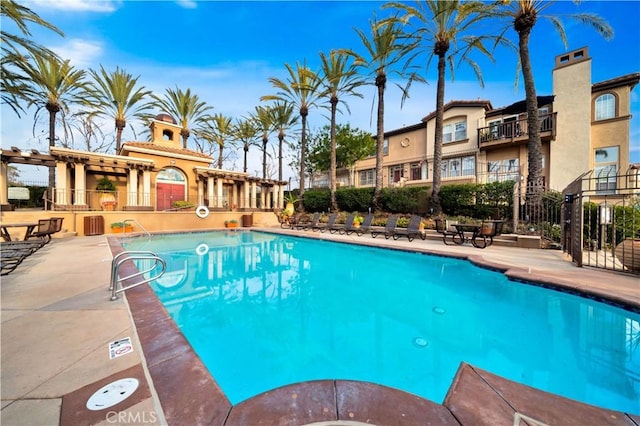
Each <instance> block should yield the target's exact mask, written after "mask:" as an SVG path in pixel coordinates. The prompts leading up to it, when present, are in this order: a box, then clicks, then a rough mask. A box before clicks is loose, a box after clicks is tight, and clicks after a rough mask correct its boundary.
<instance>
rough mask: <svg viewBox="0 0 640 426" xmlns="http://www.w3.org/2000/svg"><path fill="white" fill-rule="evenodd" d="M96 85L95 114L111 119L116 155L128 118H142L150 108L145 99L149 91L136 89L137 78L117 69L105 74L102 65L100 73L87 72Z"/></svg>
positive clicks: (142, 88)
mask: <svg viewBox="0 0 640 426" xmlns="http://www.w3.org/2000/svg"><path fill="white" fill-rule="evenodd" d="M89 73H90V74H91V76H92V77H93V80H94V82H95V84H96V89H97V90H96V91H95V93H94V96H95V98H96V102H97V104H98V107H97V108H96V110H95V111H96V113H97V114H98V115H105V116H109V117H111V118H113V119H114V120H115V125H116V154H118V153H119V152H120V146H121V143H122V131H123V130H124V128H125V127H126V126H127V118H128V117H130V116H133V117H137V118H143V117H144V111H145V110H147V109H148V108H149V107H150V102H147V101H146V100H145V98H147V97H148V96H149V95H150V94H151V91H149V90H145V89H144V87H136V84H137V83H138V78H140V76H138V77H135V78H134V77H133V76H132V75H131V74H129V73H128V72H126V71H125V70H123V69H120V68H119V67H116V70H115V71H112V72H107V71H106V70H105V69H104V67H102V65H101V66H100V72H97V71H94V70H89Z"/></svg>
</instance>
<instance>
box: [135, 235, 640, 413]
mask: <svg viewBox="0 0 640 426" xmlns="http://www.w3.org/2000/svg"><path fill="white" fill-rule="evenodd" d="M126 249H128V250H136V249H140V250H152V251H155V252H157V253H158V254H160V255H161V256H162V257H163V258H164V259H165V260H166V261H167V273H166V274H165V275H164V276H163V277H162V278H161V279H159V280H158V281H157V282H155V283H154V284H153V285H152V287H153V288H154V290H155V291H156V293H157V294H158V296H159V298H160V300H161V301H162V302H163V304H164V305H165V306H166V308H167V310H168V311H169V313H170V314H171V316H172V318H173V319H174V321H175V322H176V323H177V325H178V326H179V328H180V329H181V330H182V332H183V333H184V335H185V337H186V338H187V340H188V341H189V342H190V344H191V345H192V346H193V348H194V350H195V351H196V353H197V354H198V355H199V356H200V358H201V359H202V361H203V362H204V364H205V365H206V366H207V368H208V369H209V371H210V372H211V373H212V375H213V377H215V380H216V382H217V383H218V384H219V385H220V387H221V388H222V389H223V391H224V392H225V393H226V395H227V396H228V398H229V399H230V401H231V402H232V403H233V404H236V403H238V402H240V401H243V400H245V399H247V398H250V397H252V396H255V395H257V394H259V393H262V392H264V391H267V390H270V389H273V388H275V387H279V386H282V385H286V384H290V383H294V382H300V381H306V380H315V379H349V380H364V381H369V382H374V383H378V384H382V385H386V386H391V387H394V388H399V389H402V390H404V391H407V392H411V393H414V394H417V395H420V396H422V397H424V398H427V399H430V400H432V401H435V402H438V403H441V402H442V401H443V399H444V397H445V395H446V392H447V390H448V388H449V387H450V385H451V383H452V379H453V377H454V374H455V372H456V370H457V369H458V367H459V365H460V362H462V361H465V362H468V363H470V364H472V365H475V366H478V367H480V368H483V369H486V370H488V371H490V372H492V373H495V374H498V375H500V376H503V377H506V378H508V379H511V380H514V381H516V382H519V383H523V384H526V385H529V386H533V387H536V388H539V389H543V390H545V391H549V392H553V393H556V394H559V395H563V396H566V397H569V398H573V399H576V400H579V401H583V402H586V403H590V404H594V405H597V406H601V407H605V408H610V409H614V410H619V411H625V412H628V413H634V414H640V402H639V401H640V315H639V314H637V313H634V312H630V311H626V310H624V309H621V308H618V307H614V306H611V305H608V304H605V303H601V302H597V301H594V300H590V299H586V298H581V297H577V296H574V295H571V294H567V293H562V292H557V291H553V290H549V289H545V288H542V287H539V286H534V285H526V284H523V283H516V282H512V281H509V280H508V279H506V278H505V277H504V275H502V274H501V273H499V272H495V271H491V270H487V269H483V268H478V267H475V266H473V265H471V264H470V263H468V262H466V261H461V260H456V259H451V258H446V257H438V256H430V255H423V254H417V253H409V252H401V251H393V250H386V249H378V248H371V247H362V246H355V245H349V244H340V243H332V242H326V241H317V240H311V239H305V238H296V237H286V236H278V235H271V234H267V233H258V232H217V233H216V232H213V233H194V234H177V235H167V236H161V237H160V236H156V237H153V238H152V239H151V240H150V241H147V240H142V239H141V240H140V241H133V242H130V243H128V244H127V245H126Z"/></svg>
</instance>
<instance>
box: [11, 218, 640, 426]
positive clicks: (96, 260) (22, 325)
mask: <svg viewBox="0 0 640 426" xmlns="http://www.w3.org/2000/svg"><path fill="white" fill-rule="evenodd" d="M254 229H256V228H254ZM256 230H257V229H256ZM265 230H266V231H269V232H279V233H284V234H293V235H304V236H311V237H315V238H322V239H331V240H337V241H343V242H352V243H354V242H357V243H366V244H371V245H375V246H386V247H393V248H397V249H407V250H418V251H423V252H427V253H434V254H445V255H450V256H456V257H469V258H470V260H472V261H473V262H476V263H479V264H483V265H485V266H491V267H495V268H498V269H509V270H508V271H507V274H508V275H510V276H512V277H514V278H517V279H529V280H536V281H542V282H544V283H546V284H548V285H552V286H568V287H571V288H573V289H574V290H575V291H578V292H588V293H590V294H592V295H601V296H605V295H606V296H608V297H611V298H613V299H615V300H616V301H618V302H619V303H622V304H625V305H632V306H636V307H640V282H639V281H638V278H637V276H631V275H625V274H621V273H612V272H607V271H603V270H596V269H591V268H577V267H575V266H574V265H572V264H571V263H570V262H569V261H568V260H567V259H566V258H565V256H564V255H563V254H562V253H561V252H559V251H550V250H534V249H520V248H509V247H500V246H491V247H489V248H487V249H485V250H479V249H476V248H473V247H471V246H445V245H444V244H442V241H441V240H426V241H422V240H414V241H413V242H408V241H407V240H406V239H403V240H399V241H393V240H391V239H390V240H385V239H384V238H382V237H378V238H376V239H373V238H371V237H370V236H368V235H364V236H361V237H357V236H354V235H351V236H346V235H336V234H333V235H332V234H329V233H317V232H315V233H312V232H310V231H290V230H281V229H279V228H278V229H272V228H269V229H265ZM112 238H113V237H112ZM111 258H112V253H111V250H110V248H109V246H108V242H107V237H106V236H104V235H102V236H91V237H75V238H64V239H54V240H53V241H52V242H51V243H50V244H48V245H47V246H45V247H44V248H42V249H41V250H39V251H38V252H36V253H35V254H33V255H32V256H30V257H29V258H27V259H26V260H25V261H24V262H23V264H21V265H20V266H19V267H18V268H17V269H16V270H15V271H14V272H12V273H11V274H10V275H8V276H5V277H2V284H1V297H2V298H1V308H2V312H1V314H2V318H1V320H2V325H1V332H2V341H1V343H2V348H1V351H2V352H1V360H0V362H1V375H2V378H1V385H2V387H1V397H2V411H1V413H0V421H1V424H3V425H57V424H60V425H82V424H102V425H107V424H170V425H195V424H208V425H254V424H270V425H272V424H282V425H298V424H310V423H316V422H324V424H327V425H328V424H332V425H335V424H345V425H346V424H352V425H353V424H358V423H368V424H378V425H400V424H407V425H414V424H438V425H439V424H491V425H495V424H514V416H517V415H520V414H521V415H522V416H524V418H525V421H526V417H530V418H533V419H535V420H537V421H540V422H543V423H546V424H548V425H553V424H567V423H571V424H620V425H640V416H631V415H625V414H623V413H618V412H612V411H608V410H601V409H597V408H594V407H590V406H587V405H584V404H580V403H577V402H574V401H570V400H566V399H564V398H561V397H557V396H554V395H549V394H545V393H543V392H540V391H537V390H534V389H531V388H528V387H526V386H522V385H519V384H516V383H513V382H510V381H508V380H504V379H501V378H499V377H497V376H493V375H492V374H491V373H489V372H485V371H482V370H480V369H477V368H475V367H473V366H469V365H462V366H461V368H460V370H459V371H458V375H457V376H456V379H455V380H454V383H452V387H451V389H450V391H449V395H448V397H447V400H446V401H445V402H444V403H443V404H442V405H440V404H436V403H433V402H430V401H426V400H424V399H422V398H418V397H416V396H414V395H410V394H406V393H404V392H401V391H397V390H393V389H389V388H384V387H381V386H377V385H373V384H369V383H362V382H350V381H342V380H326V381H316V382H307V383H297V384H292V385H290V386H287V387H284V388H280V389H277V390H273V391H270V392H267V393H265V394H262V395H259V396H257V397H254V398H252V399H250V400H247V401H244V402H242V403H240V404H238V405H236V406H231V404H230V403H229V402H228V400H227V399H226V397H225V396H224V394H223V393H222V391H220V389H219V388H218V387H217V385H216V384H215V381H214V379H213V378H211V377H210V375H209V374H208V373H207V371H206V369H204V367H203V366H202V365H201V363H200V362H199V359H198V358H197V356H195V354H194V353H193V351H192V350H191V348H190V346H189V345H188V343H186V341H184V338H183V337H182V335H181V334H180V333H179V332H178V331H177V329H176V328H175V326H174V325H173V322H172V321H171V320H170V319H168V317H167V315H166V312H165V311H164V309H163V308H162V307H160V306H159V302H157V299H155V297H154V296H153V295H152V294H151V293H152V292H151V290H150V289H149V288H148V286H141V287H138V288H137V289H133V290H129V291H127V295H126V297H121V298H120V299H119V300H118V301H115V302H111V301H109V296H110V294H109V292H108V290H107V288H108V281H109V274H110V265H111ZM126 337H130V338H131V340H132V343H133V351H131V352H128V353H126V354H124V355H122V356H119V357H117V358H114V359H110V358H109V353H108V352H109V351H108V345H109V343H111V342H114V341H117V340H120V339H123V338H126ZM124 377H135V378H137V379H138V380H139V381H140V383H141V386H140V387H139V389H138V390H137V391H136V392H135V393H134V394H133V395H132V397H130V398H129V399H127V400H125V401H123V402H121V403H119V404H118V405H115V406H114V407H112V408H111V409H105V410H100V411H89V410H87V409H86V408H85V407H84V403H85V402H86V400H87V398H88V397H89V396H90V395H92V394H93V393H94V392H95V391H96V390H98V389H100V388H102V387H103V386H104V385H106V384H108V383H111V382H113V381H114V380H116V379H119V378H124ZM108 416H110V417H108ZM594 422H596V423H594ZM527 424H531V425H533V424H535V423H531V422H529V423H527Z"/></svg>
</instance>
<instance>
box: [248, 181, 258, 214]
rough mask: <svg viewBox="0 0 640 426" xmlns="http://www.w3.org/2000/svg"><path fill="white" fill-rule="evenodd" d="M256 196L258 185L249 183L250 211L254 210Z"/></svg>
mask: <svg viewBox="0 0 640 426" xmlns="http://www.w3.org/2000/svg"><path fill="white" fill-rule="evenodd" d="M257 195H258V185H256V183H255V182H251V199H250V202H251V205H250V207H251V208H252V209H255V208H256V198H257Z"/></svg>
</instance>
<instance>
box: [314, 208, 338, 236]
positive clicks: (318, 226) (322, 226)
mask: <svg viewBox="0 0 640 426" xmlns="http://www.w3.org/2000/svg"><path fill="white" fill-rule="evenodd" d="M337 218H338V213H331V214H330V215H329V220H328V221H327V222H326V223H324V222H320V221H318V223H317V224H316V226H313V227H311V230H312V231H320V232H324V231H326V230H327V229H330V228H332V227H333V226H334V225H335V223H336V219H337Z"/></svg>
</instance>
